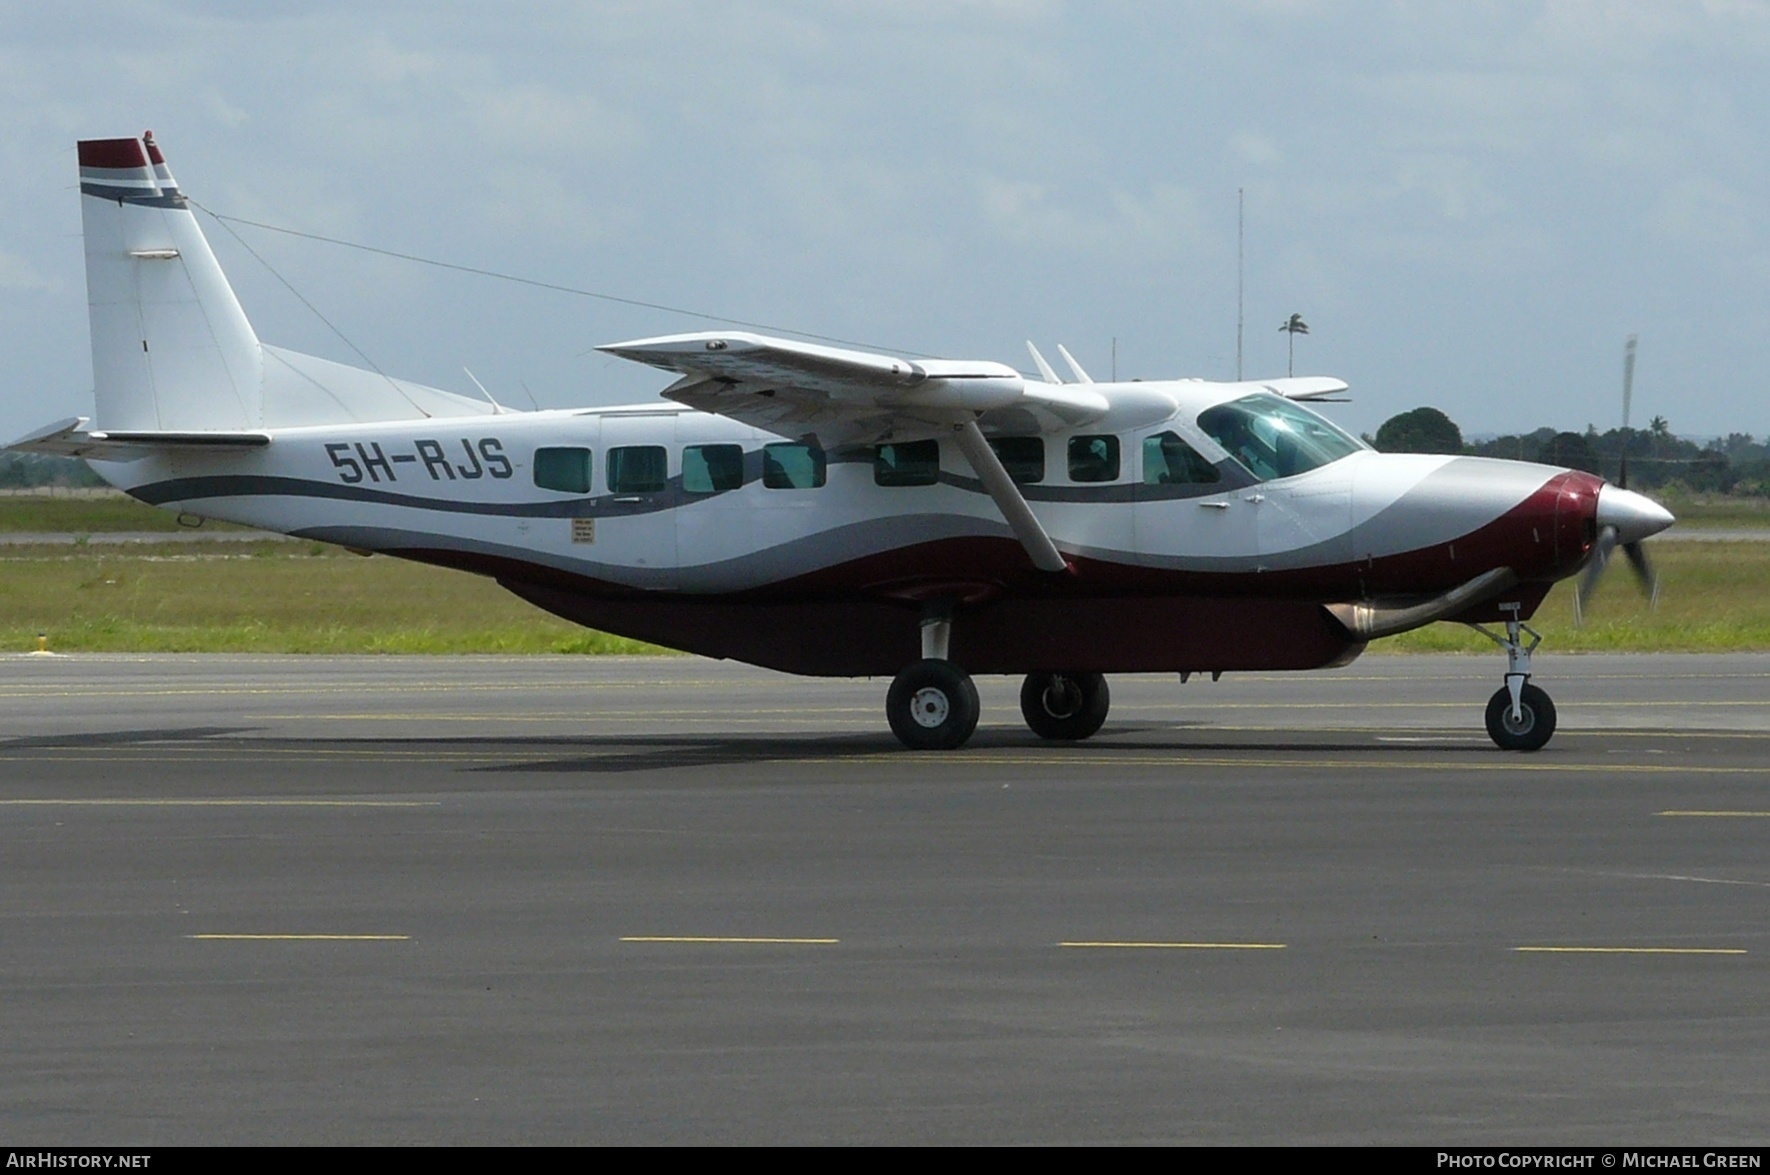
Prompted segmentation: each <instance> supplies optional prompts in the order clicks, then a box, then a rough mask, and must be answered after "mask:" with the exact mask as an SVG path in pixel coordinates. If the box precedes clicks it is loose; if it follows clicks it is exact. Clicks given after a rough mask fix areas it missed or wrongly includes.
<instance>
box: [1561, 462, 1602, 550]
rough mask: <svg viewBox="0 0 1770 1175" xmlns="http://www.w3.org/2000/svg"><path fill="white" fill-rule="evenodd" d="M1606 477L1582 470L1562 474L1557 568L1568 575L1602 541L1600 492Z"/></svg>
mask: <svg viewBox="0 0 1770 1175" xmlns="http://www.w3.org/2000/svg"><path fill="white" fill-rule="evenodd" d="M1603 488H1604V479H1603V478H1601V477H1598V476H1597V475H1595V474H1591V473H1581V472H1579V471H1578V470H1572V471H1569V472H1568V473H1567V474H1565V475H1564V476H1563V477H1562V480H1561V490H1560V493H1558V494H1557V495H1556V497H1555V570H1556V572H1557V573H1559V574H1562V575H1568V574H1571V573H1572V572H1574V571H1575V570H1577V569H1578V568H1579V566H1580V564H1582V563H1584V562H1585V561H1586V556H1587V555H1590V554H1591V553H1592V544H1593V543H1595V542H1597V541H1598V495H1599V492H1600V491H1601V490H1602V489H1603Z"/></svg>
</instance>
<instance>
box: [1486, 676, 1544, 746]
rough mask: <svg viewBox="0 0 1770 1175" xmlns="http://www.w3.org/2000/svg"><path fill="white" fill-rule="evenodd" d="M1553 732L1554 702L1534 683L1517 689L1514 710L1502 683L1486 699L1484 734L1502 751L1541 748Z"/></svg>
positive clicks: (1509, 694) (1509, 691) (1510, 698)
mask: <svg viewBox="0 0 1770 1175" xmlns="http://www.w3.org/2000/svg"><path fill="white" fill-rule="evenodd" d="M1554 733H1555V703H1554V702H1551V701H1550V700H1549V695H1548V694H1546V693H1544V692H1543V691H1542V690H1540V689H1538V688H1537V687H1536V686H1534V685H1526V686H1524V687H1523V688H1522V689H1520V690H1519V698H1518V704H1517V707H1516V709H1514V707H1513V704H1512V691H1511V690H1510V689H1507V688H1505V687H1504V686H1502V687H1501V688H1500V689H1499V690H1498V691H1497V692H1496V693H1495V694H1494V695H1493V697H1491V698H1489V699H1488V700H1487V737H1489V738H1491V739H1492V740H1493V741H1494V745H1495V746H1497V747H1499V748H1500V749H1501V750H1502V751H1538V750H1541V749H1542V748H1543V746H1544V744H1546V743H1547V742H1548V741H1549V736H1551V735H1553V734H1554Z"/></svg>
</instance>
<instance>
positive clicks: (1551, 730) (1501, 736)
mask: <svg viewBox="0 0 1770 1175" xmlns="http://www.w3.org/2000/svg"><path fill="white" fill-rule="evenodd" d="M1519 608H1520V605H1518V604H1501V605H1500V611H1502V612H1510V613H1511V616H1510V617H1509V618H1508V619H1507V620H1506V635H1505V636H1503V637H1502V636H1500V635H1499V634H1498V633H1494V632H1490V631H1489V630H1488V629H1486V628H1484V627H1482V626H1481V625H1479V624H1472V625H1470V626H1469V627H1471V628H1473V629H1474V630H1475V631H1476V632H1479V633H1480V634H1481V635H1482V636H1485V637H1486V638H1487V639H1488V640H1490V641H1493V642H1494V643H1495V644H1497V645H1499V646H1500V648H1502V649H1504V650H1506V684H1505V685H1504V686H1503V687H1501V689H1500V690H1499V691H1498V692H1497V693H1495V694H1494V695H1493V697H1491V698H1489V699H1488V701H1487V736H1488V737H1489V738H1491V739H1493V741H1494V745H1495V746H1497V747H1499V748H1500V749H1501V750H1502V751H1539V750H1541V749H1542V748H1543V747H1545V746H1547V745H1548V742H1549V739H1550V738H1552V737H1553V736H1554V734H1555V703H1554V702H1552V701H1550V700H1549V695H1548V694H1546V693H1544V692H1543V691H1542V690H1541V689H1538V688H1537V687H1536V686H1534V685H1531V684H1530V655H1531V654H1532V653H1534V652H1536V647H1537V646H1538V645H1540V644H1542V643H1543V638H1542V635H1541V634H1540V633H1538V632H1537V631H1536V630H1535V629H1534V628H1531V627H1530V626H1529V625H1528V624H1524V623H1522V622H1520V621H1519V619H1518V611H1519ZM1522 634H1528V635H1529V637H1530V643H1529V644H1526V643H1524V639H1523V635H1522Z"/></svg>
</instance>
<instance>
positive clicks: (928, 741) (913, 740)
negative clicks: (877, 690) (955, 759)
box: [885, 660, 982, 751]
mask: <svg viewBox="0 0 1770 1175" xmlns="http://www.w3.org/2000/svg"><path fill="white" fill-rule="evenodd" d="M981 710H982V707H981V706H980V705H979V704H978V701H977V687H976V686H975V685H973V684H972V683H971V678H970V676H969V675H968V674H966V672H965V671H964V670H963V669H960V668H959V667H958V666H957V665H954V664H953V663H952V662H951V661H935V660H928V661H917V662H916V663H915V664H914V665H911V666H910V667H909V668H908V669H905V670H904V671H903V672H902V673H900V674H898V675H897V678H896V679H895V680H894V681H892V683H891V691H890V692H889V693H887V694H886V695H885V717H886V718H887V719H888V720H889V721H890V722H891V733H892V734H895V735H896V736H897V741H899V742H901V743H902V744H903V745H904V746H906V747H908V748H910V750H912V751H951V750H956V749H957V748H959V747H962V746H964V745H965V740H966V739H968V738H970V737H971V732H972V731H974V730H976V729H977V716H978V714H979V712H980V711H981Z"/></svg>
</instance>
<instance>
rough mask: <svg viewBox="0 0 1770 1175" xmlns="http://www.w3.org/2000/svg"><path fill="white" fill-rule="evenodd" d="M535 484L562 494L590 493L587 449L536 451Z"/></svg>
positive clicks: (588, 451) (588, 454)
mask: <svg viewBox="0 0 1770 1175" xmlns="http://www.w3.org/2000/svg"><path fill="white" fill-rule="evenodd" d="M535 484H536V485H538V486H540V487H541V488H542V489H544V490H558V491H559V492H560V493H562V494H587V493H589V492H590V450H589V449H536V450H535Z"/></svg>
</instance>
